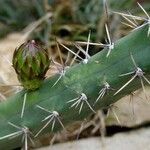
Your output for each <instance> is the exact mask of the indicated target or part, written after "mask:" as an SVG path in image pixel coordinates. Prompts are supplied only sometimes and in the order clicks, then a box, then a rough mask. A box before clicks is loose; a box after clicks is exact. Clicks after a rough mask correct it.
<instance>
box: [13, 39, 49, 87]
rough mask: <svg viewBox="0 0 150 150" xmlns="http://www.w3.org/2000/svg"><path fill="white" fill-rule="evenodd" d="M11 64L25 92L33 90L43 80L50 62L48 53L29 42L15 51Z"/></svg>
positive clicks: (33, 42) (34, 43) (32, 41)
mask: <svg viewBox="0 0 150 150" xmlns="http://www.w3.org/2000/svg"><path fill="white" fill-rule="evenodd" d="M12 63H13V67H14V69H15V71H16V73H17V75H18V80H19V81H20V83H21V84H22V86H23V87H24V88H25V89H27V90H35V89H37V88H39V86H40V85H41V83H42V81H43V80H44V78H45V74H46V72H47V70H48V69H49V65H50V60H49V57H48V51H47V50H46V49H44V48H42V47H41V46H40V45H39V44H37V43H36V42H35V41H34V40H31V41H27V42H25V43H23V44H22V45H21V46H19V47H18V48H17V49H16V50H15V52H14V55H13V60H12Z"/></svg>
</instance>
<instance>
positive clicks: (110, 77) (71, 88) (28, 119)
mask: <svg viewBox="0 0 150 150" xmlns="http://www.w3.org/2000/svg"><path fill="white" fill-rule="evenodd" d="M147 29H148V26H147V25H145V26H144V27H142V28H141V29H139V30H135V31H133V32H131V33H130V34H129V35H127V36H125V37H124V38H121V39H120V40H118V41H116V42H115V43H114V49H112V51H111V53H110V55H109V57H106V55H107V52H108V49H107V48H106V49H104V50H103V51H101V52H99V53H97V54H96V55H94V56H92V57H91V58H89V60H88V63H87V64H83V63H80V64H77V65H74V66H72V67H70V68H68V69H67V70H66V72H65V75H64V76H63V77H62V78H61V79H60V81H59V82H58V83H57V85H56V86H54V87H52V85H53V84H54V83H55V81H56V80H57V79H58V78H59V76H60V75H58V74H57V75H55V76H53V77H50V78H48V79H46V80H45V81H44V82H43V84H42V85H41V86H40V87H39V89H38V90H35V91H30V92H28V94H27V102H26V108H25V112H24V116H23V118H20V108H21V106H22V100H23V97H24V93H25V91H24V90H23V91H21V92H20V93H18V94H16V95H14V96H12V97H10V98H8V100H7V101H5V102H2V103H0V137H3V136H6V135H9V134H11V133H14V132H15V131H16V129H14V128H13V127H12V126H10V125H9V124H8V122H12V123H14V124H16V125H18V126H26V127H28V128H29V130H30V131H31V132H32V133H33V134H34V135H36V134H37V133H38V132H39V130H40V129H41V128H42V127H43V126H44V124H45V123H46V122H42V120H43V119H44V118H45V117H46V116H48V115H50V114H49V113H48V112H46V111H43V110H42V109H39V108H38V107H39V106H40V107H43V108H45V109H47V110H49V111H51V112H53V114H57V116H58V113H59V115H60V119H61V122H62V123H63V126H64V127H66V126H67V125H68V124H71V123H73V122H74V121H77V120H83V119H84V118H85V117H87V116H88V115H90V114H91V113H93V111H92V110H91V109H90V107H89V105H87V104H84V105H83V107H82V111H81V112H80V114H79V107H77V108H74V107H72V108H71V106H72V103H71V100H73V99H75V98H76V100H77V99H79V98H81V97H80V96H83V97H84V100H87V101H88V102H89V104H90V106H91V107H92V109H93V110H94V111H96V110H99V109H103V108H105V107H108V106H110V105H111V104H112V103H115V102H116V101H118V100H119V99H120V98H122V97H124V96H126V95H128V94H130V93H131V92H132V91H135V90H137V89H139V88H141V83H140V80H139V78H138V77H136V78H135V79H134V80H133V81H132V82H131V83H130V84H128V85H127V86H126V87H125V88H124V89H122V90H121V91H120V92H119V93H118V94H116V95H114V94H115V92H116V91H117V90H118V89H119V88H121V87H122V86H123V85H124V84H125V83H127V82H128V81H129V79H130V78H131V77H132V75H129V76H122V77H119V75H121V74H123V73H126V72H131V71H133V70H134V69H135V67H134V65H133V62H132V60H131V57H130V53H132V56H133V58H134V59H135V62H136V63H137V65H138V66H139V67H140V68H141V69H142V70H143V72H145V74H144V75H145V77H146V78H149V77H150V37H147ZM104 78H105V80H106V82H107V83H108V84H109V85H110V86H107V87H108V89H109V88H110V87H112V88H114V89H115V91H114V90H110V91H109V92H108V94H105V95H104V96H103V97H102V98H101V99H99V100H98V101H97V102H96V103H95V101H96V100H97V98H98V96H99V94H98V92H99V91H100V90H101V89H102V88H104ZM144 83H147V82H144ZM83 93H84V94H85V95H86V96H84V94H83ZM83 97H82V98H83ZM86 97H87V99H86ZM69 102H70V103H69ZM94 103H95V105H94ZM37 105H38V107H37ZM54 112H55V113H54ZM56 112H58V113H56ZM51 127H52V124H49V125H48V126H47V128H45V129H44V130H43V131H42V132H41V133H40V134H39V135H38V136H37V137H36V138H38V137H39V136H41V135H43V134H45V133H47V132H52V131H51ZM61 129H62V126H61V125H60V123H59V122H58V121H56V122H55V126H54V129H53V132H57V131H58V130H61ZM19 146H22V142H21V136H18V137H15V138H12V139H9V138H5V139H1V140H0V149H2V150H9V149H13V148H16V147H19Z"/></svg>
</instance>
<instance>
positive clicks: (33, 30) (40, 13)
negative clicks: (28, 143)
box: [0, 0, 150, 150]
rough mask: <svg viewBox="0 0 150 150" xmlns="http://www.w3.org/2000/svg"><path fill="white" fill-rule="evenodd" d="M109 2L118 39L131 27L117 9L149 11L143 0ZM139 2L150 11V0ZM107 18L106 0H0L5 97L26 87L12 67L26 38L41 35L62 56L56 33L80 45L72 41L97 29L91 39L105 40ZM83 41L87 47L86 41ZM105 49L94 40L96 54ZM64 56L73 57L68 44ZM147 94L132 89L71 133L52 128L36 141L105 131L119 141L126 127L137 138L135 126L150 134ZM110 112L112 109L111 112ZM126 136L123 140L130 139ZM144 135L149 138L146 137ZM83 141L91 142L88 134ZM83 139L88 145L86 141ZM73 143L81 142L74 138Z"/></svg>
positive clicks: (0, 76)
mask: <svg viewBox="0 0 150 150" xmlns="http://www.w3.org/2000/svg"><path fill="white" fill-rule="evenodd" d="M107 2H108V7H109V26H110V33H111V37H112V41H115V40H117V39H120V38H121V37H123V36H125V35H127V34H128V33H129V32H130V31H131V28H130V27H128V26H126V25H124V24H123V23H122V22H123V21H124V20H123V18H122V17H121V16H119V15H118V14H115V13H113V11H117V12H124V13H127V12H128V11H130V12H131V13H132V14H134V15H137V16H144V13H143V12H142V11H141V9H140V8H139V7H138V5H137V0H107ZM138 2H140V4H141V5H142V6H143V7H144V9H145V10H146V11H147V12H148V13H149V14H150V1H148V0H139V1H138ZM107 21H108V20H107V17H106V13H105V12H104V6H103V0H0V57H1V59H0V84H1V85H0V100H1V101H4V100H6V98H7V97H8V96H10V95H12V94H14V93H16V92H17V91H19V90H20V86H17V85H18V84H19V83H18V80H17V77H16V74H15V72H14V70H13V68H12V65H11V59H12V55H13V52H14V50H15V48H16V47H17V46H19V45H20V44H21V43H23V42H24V41H26V40H30V39H35V40H36V41H38V42H40V43H42V44H44V45H45V47H46V48H47V49H48V50H49V53H50V57H51V56H52V57H53V58H54V59H55V60H57V61H58V62H60V58H59V53H58V51H57V45H56V41H55V40H56V39H57V40H59V41H61V43H63V44H65V45H66V46H67V47H69V48H72V49H73V50H75V48H74V47H73V46H72V43H71V42H74V41H87V37H88V33H89V31H91V42H98V43H99V42H102V43H105V39H106V32H105V29H104V26H105V23H106V22H107ZM82 46H83V48H84V46H85V45H84V44H83V45H82ZM100 50H101V48H100V47H98V46H90V51H89V53H90V55H94V54H95V53H97V52H98V51H100ZM61 56H62V58H63V60H64V61H65V60H66V58H67V51H66V50H65V49H62V48H61ZM70 59H71V58H70ZM54 72H55V71H54ZM52 73H53V71H51V70H50V71H49V73H48V75H47V76H49V75H51V74H52ZM10 85H11V86H10ZM147 91H148V90H147ZM148 94H149V92H148ZM133 99H134V101H133ZM143 99H144V98H143V93H142V92H141V91H140V90H139V91H136V94H135V93H132V94H131V95H129V96H128V97H126V98H123V100H121V101H119V102H117V103H116V104H115V105H114V106H112V107H111V108H108V109H106V110H100V111H98V112H97V114H96V115H93V116H90V117H89V118H87V119H86V120H85V121H84V122H77V123H75V125H72V126H70V127H69V129H68V130H69V131H70V134H69V135H66V134H65V133H64V132H63V131H62V132H60V133H57V134H56V135H51V134H49V133H48V134H47V135H46V136H44V137H42V138H41V139H40V140H39V141H37V143H36V147H43V146H46V145H50V144H52V145H53V144H55V143H62V142H68V141H73V140H74V141H75V142H77V141H78V140H76V139H77V138H78V139H85V138H86V139H87V138H89V137H102V138H101V140H98V141H99V142H100V143H103V142H102V141H103V137H105V136H106V137H105V138H104V141H105V139H106V141H107V140H109V139H110V138H112V141H113V136H114V135H116V134H118V133H119V136H121V135H120V133H121V134H122V136H123V137H124V140H125V138H126V136H127V135H125V136H124V133H126V132H129V131H132V130H133V131H132V132H133V135H132V136H134V138H135V139H136V138H137V137H136V133H137V132H135V130H142V131H141V132H140V131H138V134H141V136H146V135H145V133H147V132H148V131H149V132H148V133H150V129H149V130H148V131H147V130H146V131H145V128H146V129H147V128H148V127H149V126H150V116H149V114H150V109H149V108H150V107H149V105H147V102H146V101H145V100H143ZM108 112H110V113H109V115H108ZM141 128H142V129H141ZM143 128H144V129H143ZM142 134H144V135H142ZM148 136H150V134H149V135H148ZM119 139H121V137H120V138H119ZM127 139H129V137H127ZM124 140H119V141H120V142H121V141H122V142H124ZM137 140H139V139H137ZM141 140H142V141H144V142H146V137H144V139H141ZM98 141H95V140H92V141H90V143H92V142H96V143H95V144H93V145H98V143H97V142H98ZM110 141H111V140H110ZM83 142H87V143H89V142H88V139H87V141H83ZM127 142H128V141H127ZM110 143H111V142H110ZM113 143H114V142H112V145H111V144H107V145H111V146H112V149H117V148H119V146H118V145H117V146H116V147H115V148H113ZM133 143H134V142H133ZM137 143H139V142H137ZM119 144H120V145H121V144H122V143H119ZM142 144H143V143H142ZM73 145H74V146H73ZM81 145H82V144H81ZM83 145H85V148H87V147H86V144H83ZM83 145H82V146H83ZM91 145H92V144H91ZM102 145H103V144H102ZM104 145H105V144H104ZM129 145H130V144H129ZM71 146H72V147H75V146H77V145H76V144H74V143H71ZM114 146H115V145H114ZM64 147H65V148H64V149H66V150H67V148H68V149H69V145H68V147H67V144H66V145H65V146H64ZM98 147H99V146H98ZM147 147H148V145H147ZM147 147H146V148H147ZM79 148H80V149H84V147H80V144H79V147H75V149H79ZM44 149H46V148H43V150H44ZM55 149H60V148H59V147H57V146H56V147H55V146H54V147H52V150H55ZM93 149H96V148H93ZM129 149H130V148H129ZM149 149H150V147H149ZM61 150H62V147H61ZM72 150H73V148H72ZM96 150H97V149H96Z"/></svg>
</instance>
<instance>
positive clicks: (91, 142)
mask: <svg viewBox="0 0 150 150" xmlns="http://www.w3.org/2000/svg"><path fill="white" fill-rule="evenodd" d="M87 149H88V150H150V128H145V129H140V130H134V131H132V132H127V133H118V134H115V135H114V136H112V137H107V138H105V139H104V142H103V144H102V141H101V139H100V138H98V137H96V138H95V137H94V138H88V139H82V140H78V141H73V142H67V143H63V144H56V145H54V146H52V147H45V148H40V149H37V150H87Z"/></svg>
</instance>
